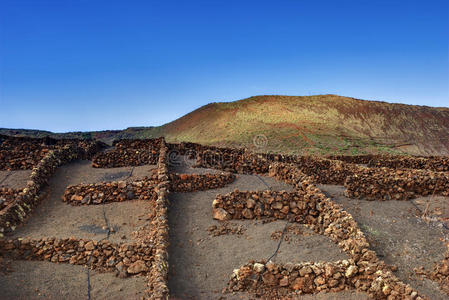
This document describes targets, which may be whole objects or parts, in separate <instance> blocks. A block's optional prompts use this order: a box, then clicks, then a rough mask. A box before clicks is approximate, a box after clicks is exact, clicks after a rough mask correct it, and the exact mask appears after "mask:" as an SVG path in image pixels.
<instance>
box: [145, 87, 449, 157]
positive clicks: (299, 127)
mask: <svg viewBox="0 0 449 300" xmlns="http://www.w3.org/2000/svg"><path fill="white" fill-rule="evenodd" d="M149 132H150V133H151V135H165V136H166V137H167V138H168V140H171V141H194V142H199V143H205V144H219V145H233V146H237V145H247V146H250V147H252V146H253V139H254V137H255V136H257V135H264V136H266V137H267V142H268V144H267V147H266V148H267V149H269V150H277V151H282V152H292V151H293V152H308V153H321V154H324V153H339V152H340V153H349V154H357V153H364V152H385V151H387V152H388V151H392V152H401V151H402V152H407V153H411V154H445V155H447V154H449V108H433V107H426V106H413V105H404V104H391V103H386V102H378V101H365V100H358V99H354V98H348V97H341V96H336V95H319V96H304V97H295V96H256V97H251V98H248V99H244V100H240V101H236V102H228V103H211V104H208V105H206V106H203V107H201V108H199V109H197V110H195V111H193V112H191V113H189V114H187V115H185V116H183V117H181V118H180V119H177V120H175V121H173V122H171V123H168V124H166V125H164V126H162V127H160V128H153V129H151V130H149Z"/></svg>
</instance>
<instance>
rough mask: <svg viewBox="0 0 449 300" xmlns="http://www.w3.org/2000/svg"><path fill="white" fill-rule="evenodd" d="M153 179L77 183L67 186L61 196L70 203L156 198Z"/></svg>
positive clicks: (81, 203)
mask: <svg viewBox="0 0 449 300" xmlns="http://www.w3.org/2000/svg"><path fill="white" fill-rule="evenodd" d="M156 187H157V182H156V181H155V180H150V179H143V180H139V181H133V182H126V181H113V182H102V183H93V184H78V185H72V186H69V187H67V189H66V190H65V192H64V195H63V197H62V200H63V201H64V202H67V203H69V204H71V205H89V204H101V203H107V202H122V201H126V200H134V199H139V200H156V198H157V194H156V191H155V188H156Z"/></svg>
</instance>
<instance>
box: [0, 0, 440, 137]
mask: <svg viewBox="0 0 449 300" xmlns="http://www.w3.org/2000/svg"><path fill="white" fill-rule="evenodd" d="M448 3H449V1H436V0H426V1H424V0H421V1H413V0H405V1H395V0H386V1H374V0H369V1H368V0H367V1H365V0H358V1H355V0H353V1H349V0H348V1H346V0H339V1H336V0H331V1H320V0H314V1H312V0H290V1H288V0H285V1H282V0H279V1H263V0H259V1H245V0H239V1H233V0H226V1H218V0H217V1H215V0H208V1H168V0H165V1H151V0H148V1H132V0H131V1H112V0H109V1H96V0H77V1H70V0H64V1H61V0H55V1H46V0H31V1H24V0H1V1H0V102H1V103H0V127H7V128H34V129H46V130H51V131H56V132H64V131H73V130H103V129H122V128H126V127H128V126H151V125H160V124H163V123H166V122H169V121H172V120H174V119H176V118H178V117H180V116H182V115H184V114H185V113H188V112H190V111H191V110H193V109H195V108H197V107H199V106H201V105H204V104H207V103H209V102H214V101H232V100H237V99H242V98H245V97H249V96H253V95H263V94H282V95H313V94H328V93H332V94H339V95H345V96H352V97H356V98H361V99H373V100H383V101H388V102H401V103H408V104H419V105H428V106H449V86H448V82H449V54H448V53H449V48H448V37H449V17H448V15H449V5H448Z"/></svg>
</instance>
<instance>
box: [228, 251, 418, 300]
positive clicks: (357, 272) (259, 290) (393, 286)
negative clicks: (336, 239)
mask: <svg viewBox="0 0 449 300" xmlns="http://www.w3.org/2000/svg"><path fill="white" fill-rule="evenodd" d="M347 289H357V290H359V291H363V292H366V293H368V294H369V295H370V296H371V297H372V298H373V299H417V300H418V299H423V298H422V297H421V296H419V295H418V292H417V291H416V290H414V289H412V288H411V287H410V286H409V285H406V284H404V283H403V282H401V281H400V280H399V279H398V278H397V277H396V276H394V275H393V274H392V273H391V272H390V271H385V270H375V269H373V268H371V267H364V266H360V265H356V264H355V262H354V261H353V260H351V259H349V260H342V261H336V262H302V263H299V264H291V263H287V264H283V265H280V264H274V263H272V262H268V263H266V262H265V261H260V262H250V263H248V264H246V265H244V266H242V267H240V268H239V269H236V270H234V272H233V274H232V276H231V280H230V282H229V285H228V290H229V291H231V292H232V291H248V292H251V293H253V294H255V295H256V296H259V297H264V298H266V299H286V298H288V297H291V296H292V295H302V294H314V293H318V292H339V291H343V290H347Z"/></svg>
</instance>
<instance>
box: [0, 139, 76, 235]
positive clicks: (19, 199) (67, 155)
mask: <svg viewBox="0 0 449 300" xmlns="http://www.w3.org/2000/svg"><path fill="white" fill-rule="evenodd" d="M79 153H80V149H79V148H78V147H76V146H73V145H67V146H64V147H63V148H61V149H56V150H50V151H49V152H48V153H47V155H46V156H45V157H44V158H43V159H42V160H41V161H40V162H39V164H37V165H36V166H35V167H34V168H33V170H32V172H31V175H30V180H29V181H28V182H27V187H26V188H24V189H23V190H22V191H21V192H20V193H19V194H18V195H17V196H16V197H15V199H14V201H12V202H11V203H10V204H8V205H7V206H6V207H4V208H3V209H2V210H1V211H0V237H2V236H3V235H4V234H5V233H6V232H9V231H12V230H14V229H15V227H16V226H17V225H19V224H20V223H22V222H23V220H24V219H25V218H26V217H27V216H28V215H29V213H30V212H31V211H32V208H33V207H34V205H35V204H36V203H37V202H38V200H39V193H40V191H41V189H42V187H43V186H44V185H45V184H46V183H47V181H48V180H49V179H50V177H51V176H52V175H53V173H54V172H55V170H56V168H57V167H58V166H60V165H62V164H65V163H67V162H69V161H72V160H74V159H77V158H79Z"/></svg>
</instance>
